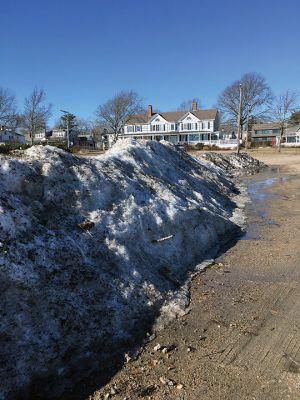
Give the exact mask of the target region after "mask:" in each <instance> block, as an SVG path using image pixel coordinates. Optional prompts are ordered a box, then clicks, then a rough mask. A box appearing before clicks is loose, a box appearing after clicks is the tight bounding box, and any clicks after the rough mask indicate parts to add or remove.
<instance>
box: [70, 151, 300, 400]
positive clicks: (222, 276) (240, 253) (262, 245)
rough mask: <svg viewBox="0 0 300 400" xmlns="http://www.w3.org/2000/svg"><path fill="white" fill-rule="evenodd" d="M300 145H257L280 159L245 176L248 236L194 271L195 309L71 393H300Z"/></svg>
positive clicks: (170, 398)
mask: <svg viewBox="0 0 300 400" xmlns="http://www.w3.org/2000/svg"><path fill="white" fill-rule="evenodd" d="M298 150H299V149H295V150H292V149H290V150H283V151H282V153H281V154H278V153H277V152H275V151H274V150H263V149H259V150H258V151H255V152H253V153H251V155H253V156H254V157H256V158H258V159H260V160H262V161H264V162H265V163H268V164H269V165H273V167H272V168H269V169H268V170H267V171H264V172H261V173H260V174H258V175H255V176H253V177H247V178H244V179H243V180H244V182H246V184H247V185H248V189H249V193H250V196H251V199H252V201H251V203H250V204H249V205H248V206H247V209H246V212H247V218H248V226H249V231H248V233H247V234H246V235H245V237H244V240H240V241H238V242H237V243H236V245H235V246H234V247H232V248H230V249H229V250H228V251H227V252H226V253H225V254H224V255H223V256H222V257H221V258H219V259H217V260H216V262H215V263H214V264H213V265H212V266H211V267H210V268H208V269H206V270H205V272H202V273H200V274H198V275H197V276H196V277H194V279H193V281H192V284H191V298H190V307H189V312H188V314H187V315H185V316H183V317H180V318H177V319H176V320H173V321H172V322H171V323H170V324H169V325H168V326H167V327H166V328H165V329H163V330H162V331H160V332H159V333H157V334H156V335H155V336H153V337H151V340H150V341H149V342H148V343H147V344H146V345H145V346H144V347H143V349H142V351H141V353H140V355H139V356H138V357H136V358H135V357H134V355H132V354H130V353H129V354H126V360H127V362H126V363H125V364H124V365H123V367H122V368H121V369H120V370H119V371H118V372H117V373H115V375H114V376H111V377H110V378H108V377H107V381H106V384H105V385H104V386H103V387H101V388H99V387H100V382H101V384H103V381H101V379H102V378H103V377H101V376H93V377H91V378H90V380H88V381H85V382H84V383H82V384H81V385H80V387H78V391H77V392H73V394H72V395H71V396H70V397H66V399H86V400H88V399H89V400H100V399H115V400H133V399H152V400H158V399H163V400H174V399H182V400H183V399H185V400H199V399H201V400H206V399H207V400H208V399H213V400H229V399H230V400H279V399H282V400H283V399H284V400H285V399H291V400H296V399H299V398H300V305H299V299H300V283H299V282H300V279H299V278H300V272H299V271H300V261H299V260H300V175H299V172H300V152H298ZM93 391H94V393H93V394H92V392H93Z"/></svg>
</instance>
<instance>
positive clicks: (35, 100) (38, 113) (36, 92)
mask: <svg viewBox="0 0 300 400" xmlns="http://www.w3.org/2000/svg"><path fill="white" fill-rule="evenodd" d="M45 101H46V94H45V91H44V89H39V88H37V87H35V88H34V89H33V92H32V93H31V95H30V96H29V97H27V98H26V99H25V104H24V113H23V128H24V129H25V130H26V131H27V132H28V133H29V136H30V139H31V144H33V140H34V136H35V134H36V133H37V132H38V131H40V130H42V129H45V127H46V124H47V121H48V119H49V118H50V116H51V108H52V106H51V104H47V105H45V104H44V103H45Z"/></svg>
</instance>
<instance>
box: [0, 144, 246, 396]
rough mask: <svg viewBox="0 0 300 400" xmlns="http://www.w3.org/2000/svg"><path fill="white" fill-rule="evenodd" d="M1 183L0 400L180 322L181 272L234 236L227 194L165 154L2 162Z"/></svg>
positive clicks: (218, 179)
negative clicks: (158, 324)
mask: <svg viewBox="0 0 300 400" xmlns="http://www.w3.org/2000/svg"><path fill="white" fill-rule="evenodd" d="M0 181H1V186H0V288H1V299H0V302H1V307H0V317H1V326H0V337H1V347H0V358H1V381H0V399H9V398H22V399H26V398H32V397H34V393H35V391H38V392H39V393H42V394H43V396H44V397H43V398H48V397H49V398H54V397H55V396H57V395H59V394H61V392H62V391H63V390H66V389H68V388H70V387H71V386H72V385H73V384H74V382H76V381H77V380H78V379H80V378H81V377H82V376H83V375H84V374H88V373H90V372H91V371H92V370H93V369H95V368H101V367H103V368H105V367H106V366H107V362H108V361H109V360H110V359H112V358H114V357H117V356H118V355H120V354H124V351H125V350H126V349H128V348H129V347H130V346H132V344H133V343H134V342H135V343H139V340H141V339H142V338H143V337H144V335H145V332H146V331H147V330H150V329H151V326H152V325H153V323H154V320H155V318H156V317H157V316H158V314H159V311H160V310H161V308H162V307H164V310H165V311H166V310H168V304H170V306H169V312H170V314H172V313H173V314H174V313H175V314H176V312H177V313H180V312H181V311H182V310H181V304H180V301H182V299H181V298H180V296H178V295H177V294H178V288H179V287H180V286H181V285H182V284H184V282H185V281H186V279H187V276H188V273H189V271H191V270H193V269H194V268H195V266H196V265H197V264H199V263H200V262H201V261H203V260H204V259H206V258H207V257H208V254H209V253H210V254H212V255H213V254H215V253H216V251H217V250H218V248H219V247H220V245H221V243H223V242H224V241H227V240H228V239H229V238H230V237H231V236H233V235H235V234H236V233H237V232H238V231H239V230H240V228H239V227H238V226H237V224H236V223H234V222H233V221H231V219H232V217H233V214H234V210H235V208H236V204H235V202H234V200H233V198H232V196H233V195H234V194H237V189H236V188H235V186H234V184H233V182H232V181H231V180H230V179H229V178H228V177H226V175H225V174H224V173H223V172H222V171H221V170H220V168H216V167H215V166H213V165H212V164H211V163H210V162H209V163H207V162H206V163H205V160H204V158H203V159H201V160H196V159H194V158H193V157H191V156H189V155H188V154H187V153H185V152H183V151H182V150H176V149H175V148H174V147H173V146H171V145H168V144H160V143H157V142H135V141H129V140H128V141H124V142H121V143H120V144H117V145H115V146H114V147H113V149H112V150H110V151H109V152H108V153H107V154H106V155H105V156H104V157H101V158H100V157H99V158H91V159H89V158H79V157H76V156H73V155H72V154H69V153H66V152H64V151H62V150H59V149H57V148H54V147H50V146H45V147H44V146H34V147H32V148H30V149H28V150H26V151H24V152H19V153H18V154H16V155H15V156H13V157H7V156H6V157H4V156H3V157H2V158H0ZM176 299H178V303H176ZM140 343H141V342H140Z"/></svg>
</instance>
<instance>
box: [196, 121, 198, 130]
mask: <svg viewBox="0 0 300 400" xmlns="http://www.w3.org/2000/svg"><path fill="white" fill-rule="evenodd" d="M197 129H198V124H197V122H196V123H195V131H196V130H197Z"/></svg>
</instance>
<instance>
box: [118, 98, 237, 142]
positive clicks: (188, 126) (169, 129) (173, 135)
mask: <svg viewBox="0 0 300 400" xmlns="http://www.w3.org/2000/svg"><path fill="white" fill-rule="evenodd" d="M219 120H220V117H219V111H218V110H217V109H215V108H214V109H209V110H198V109H197V103H196V102H194V103H192V110H191V111H175V112H156V113H153V110H152V105H149V106H148V112H147V113H146V114H141V115H133V116H132V117H131V118H130V119H129V121H128V122H127V124H125V126H124V132H123V134H122V135H121V136H120V138H121V139H125V138H128V137H133V138H136V139H138V138H142V139H147V140H167V141H169V142H171V143H173V144H183V143H187V144H197V143H204V144H216V145H220V144H224V145H225V147H226V143H227V144H229V145H231V146H233V145H236V140H235V141H234V140H231V141H230V140H220V138H219ZM222 142H223V143H222ZM231 142H232V143H231ZM233 142H234V143H233ZM222 147H223V146H222Z"/></svg>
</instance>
